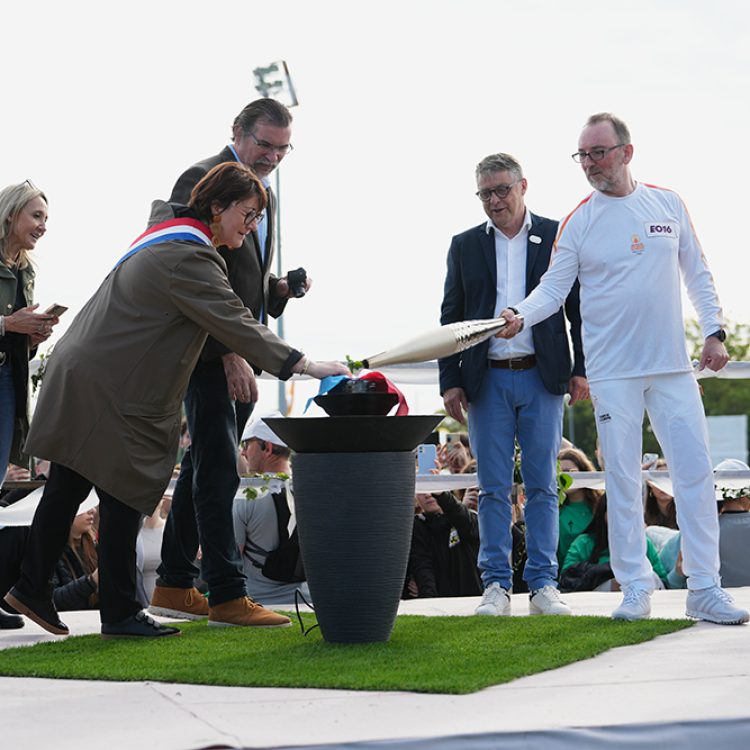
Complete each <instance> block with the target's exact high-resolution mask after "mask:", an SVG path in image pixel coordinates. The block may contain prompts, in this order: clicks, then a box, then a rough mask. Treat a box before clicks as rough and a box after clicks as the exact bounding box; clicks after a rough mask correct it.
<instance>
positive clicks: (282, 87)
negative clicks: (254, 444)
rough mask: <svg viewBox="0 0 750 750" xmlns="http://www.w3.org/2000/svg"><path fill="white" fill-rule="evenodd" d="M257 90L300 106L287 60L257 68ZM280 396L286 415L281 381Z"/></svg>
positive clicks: (280, 324) (280, 321)
mask: <svg viewBox="0 0 750 750" xmlns="http://www.w3.org/2000/svg"><path fill="white" fill-rule="evenodd" d="M253 75H254V76H255V90H256V91H257V92H258V93H259V94H260V95H261V96H262V97H263V98H265V99H276V100H277V101H279V102H281V103H282V104H284V105H286V106H287V107H296V106H297V104H298V101H297V93H296V92H295V90H294V85H293V84H292V78H291V76H290V75H289V68H288V67H287V64H286V61H285V60H278V61H277V62H273V63H271V64H270V65H266V66H265V67H259V68H255V70H253ZM279 169H280V168H279V167H277V168H276V186H275V188H274V192H275V193H276V216H275V217H274V218H275V227H276V234H275V241H274V244H275V248H274V249H275V251H276V275H277V277H278V278H281V277H282V275H283V271H282V264H281V176H280V174H279ZM276 332H277V333H278V336H279V338H280V339H283V338H284V316H283V314H282V315H279V317H278V318H277V319H276ZM278 394H279V411H280V412H281V413H282V414H286V410H287V403H286V390H285V385H284V383H283V382H282V381H281V380H280V381H279V383H278Z"/></svg>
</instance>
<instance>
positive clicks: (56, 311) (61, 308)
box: [44, 304, 68, 318]
mask: <svg viewBox="0 0 750 750" xmlns="http://www.w3.org/2000/svg"><path fill="white" fill-rule="evenodd" d="M67 309H68V308H67V307H65V305H58V304H54V305H50V306H49V307H48V308H47V309H46V310H45V311H44V314H45V315H54V316H55V317H56V318H59V317H60V316H61V315H62V314H63V313H64V312H65V311H66V310H67Z"/></svg>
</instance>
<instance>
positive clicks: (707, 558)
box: [591, 373, 719, 591]
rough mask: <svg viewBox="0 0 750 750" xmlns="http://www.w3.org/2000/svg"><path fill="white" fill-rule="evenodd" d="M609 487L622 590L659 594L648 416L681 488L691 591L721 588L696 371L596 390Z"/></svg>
mask: <svg viewBox="0 0 750 750" xmlns="http://www.w3.org/2000/svg"><path fill="white" fill-rule="evenodd" d="M591 398H592V401H593V403H594V412H595V416H596V427H597V430H598V432H599V441H600V444H601V450H602V455H603V457H604V464H605V466H604V473H605V482H606V489H607V514H608V523H607V527H608V531H609V551H610V556H611V565H612V571H613V572H614V574H615V578H616V579H617V580H618V581H619V582H620V584H621V585H622V586H633V585H634V586H637V587H639V588H642V589H645V590H647V591H653V588H654V583H653V577H652V569H651V565H650V563H649V561H648V559H647V558H646V537H645V533H644V520H643V499H642V498H643V495H642V487H641V451H642V447H643V446H642V432H641V431H642V428H643V412H644V409H645V410H646V411H647V412H648V415H649V419H650V420H651V426H652V427H653V430H654V433H655V435H656V438H657V440H658V441H659V444H660V445H661V448H662V450H663V451H664V457H665V458H666V459H667V468H668V469H669V473H670V476H671V478H672V485H673V487H674V496H675V505H676V507H677V523H678V524H679V526H680V532H681V547H682V556H683V563H682V566H683V570H684V571H685V575H686V576H687V577H688V588H690V589H700V588H706V587H708V586H713V585H716V584H719V520H718V513H717V509H716V499H715V495H714V481H713V469H712V467H711V458H710V454H709V451H708V430H707V427H706V418H705V413H704V411H703V403H702V401H701V398H700V394H699V391H698V384H697V382H696V381H695V378H694V377H693V375H692V374H691V373H675V374H671V375H651V376H647V377H639V378H624V379H622V380H603V381H599V382H595V383H592V384H591Z"/></svg>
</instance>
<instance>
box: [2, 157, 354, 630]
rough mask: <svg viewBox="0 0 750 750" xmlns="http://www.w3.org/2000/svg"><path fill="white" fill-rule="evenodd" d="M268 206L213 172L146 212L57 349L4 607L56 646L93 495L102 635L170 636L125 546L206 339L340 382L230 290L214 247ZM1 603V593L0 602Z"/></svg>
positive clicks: (267, 363)
mask: <svg viewBox="0 0 750 750" xmlns="http://www.w3.org/2000/svg"><path fill="white" fill-rule="evenodd" d="M265 205H266V193H265V190H264V189H263V186H262V184H261V182H260V181H259V180H258V179H257V177H256V176H255V175H254V174H253V172H251V171H250V170H249V169H248V168H247V167H245V166H244V165H242V164H239V163H225V164H220V165H218V166H217V167H214V168H213V169H212V170H211V171H210V172H209V173H208V174H207V175H206V176H205V177H204V178H203V179H202V180H201V181H200V182H199V183H198V184H197V185H196V187H195V189H194V190H193V193H192V195H191V197H190V202H189V204H188V206H180V205H177V204H168V203H165V202H163V201H155V202H154V204H153V206H152V213H151V219H150V221H149V228H148V230H147V231H146V232H145V233H144V234H142V235H141V236H140V237H138V238H137V239H136V241H135V242H134V243H133V244H132V245H131V247H130V248H129V250H128V252H127V253H126V254H125V255H124V256H123V257H122V258H121V259H120V260H119V261H118V263H117V264H116V265H115V267H114V268H113V269H112V271H111V272H110V273H109V275H108V276H107V277H106V278H105V279H104V281H103V282H102V284H101V286H100V287H99V289H98V290H97V291H96V293H95V294H94V296H93V297H91V299H90V300H89V301H88V302H87V303H86V305H85V306H84V307H83V309H82V310H81V311H80V313H79V314H78V315H77V316H76V318H75V320H74V321H73V323H72V325H71V326H70V328H69V329H68V331H67V332H66V333H65V335H64V336H63V337H62V338H61V339H60V341H59V343H58V344H57V345H56V346H55V352H54V355H53V356H52V357H51V358H50V361H49V365H48V367H47V371H46V374H45V378H44V384H43V386H42V389H41V392H40V395H39V400H38V402H37V407H36V412H35V417H34V419H33V421H32V424H31V428H30V431H29V437H28V440H27V442H26V450H27V451H28V452H30V454H32V455H36V456H43V457H45V458H48V459H50V460H51V461H52V467H51V469H50V475H49V480H48V481H47V484H46V487H45V491H44V496H43V498H42V500H41V502H40V504H39V509H38V510H37V513H36V516H35V517H34V522H33V524H32V527H31V532H30V536H29V544H28V547H27V551H26V555H25V558H24V563H23V567H22V573H21V578H20V579H19V580H18V582H17V583H16V585H15V586H14V587H13V588H12V589H11V590H10V592H8V594H7V595H6V601H7V602H8V603H9V604H11V606H13V607H15V608H16V609H17V610H18V611H19V612H21V613H22V614H24V615H27V616H28V617H30V618H31V619H32V620H34V621H35V622H36V623H37V624H39V625H40V626H41V627H43V628H44V629H45V630H48V631H49V632H51V633H56V634H60V635H64V634H67V633H68V628H67V626H66V625H65V624H64V623H63V622H61V621H60V619H59V617H58V614H57V612H56V611H55V608H54V605H53V603H52V597H51V589H50V586H49V580H50V578H51V574H52V570H53V568H54V565H55V562H56V561H57V559H58V558H59V557H60V553H61V552H62V550H63V548H64V546H65V543H66V541H67V539H68V534H69V530H70V525H71V522H72V520H73V518H74V517H75V515H76V513H77V510H78V506H79V504H80V503H81V502H82V501H83V500H84V499H85V498H86V496H87V495H88V494H89V492H90V490H91V488H92V487H94V488H96V491H97V494H98V495H99V498H100V506H99V508H100V510H99V512H100V527H99V534H100V539H99V579H100V580H99V590H100V612H101V620H102V636H103V637H120V636H160V635H173V634H177V633H179V631H178V630H177V629H176V628H168V627H165V626H162V625H159V624H158V623H156V622H155V621H154V620H152V619H151V618H149V617H148V616H147V615H146V614H145V613H144V612H142V611H141V607H140V604H138V602H137V601H136V598H135V540H136V536H137V532H138V524H139V519H140V515H141V513H145V514H147V515H150V514H151V513H152V512H153V510H154V507H155V506H156V504H157V503H158V501H159V500H160V498H161V497H162V495H163V493H164V490H165V489H166V487H167V485H168V483H169V479H170V477H171V474H172V469H173V466H174V461H175V456H176V453H177V447H178V441H179V435H180V415H181V404H182V400H183V397H184V395H185V390H186V388H187V384H188V379H189V377H190V373H191V372H192V371H193V368H194V366H195V364H196V362H197V360H198V357H199V355H200V352H201V349H202V348H203V344H204V343H205V340H206V337H207V336H208V335H211V336H213V337H214V338H215V339H217V340H219V341H220V342H222V343H223V344H224V345H225V346H227V347H228V348H229V349H230V350H231V351H233V352H236V353H237V354H239V355H240V356H242V357H244V358H245V359H248V360H251V361H252V362H254V363H257V365H258V366H259V367H261V368H262V369H263V370H266V371H268V372H271V373H273V374H274V375H276V376H277V377H279V378H280V379H281V380H286V379H288V378H289V377H290V376H291V375H292V374H293V373H302V374H305V373H307V374H309V375H312V376H313V377H315V378H322V377H326V376H328V375H334V374H346V373H348V371H347V370H346V368H345V367H344V366H343V365H341V364H339V363H337V362H314V361H311V360H310V359H308V358H307V357H305V356H304V355H303V354H302V353H301V352H300V351H297V350H296V349H293V348H292V347H290V346H289V345H287V344H286V343H285V342H284V341H282V340H281V339H279V338H278V337H277V336H276V335H275V334H274V333H272V332H271V331H270V330H269V329H268V328H266V327H265V326H263V325H261V324H260V323H259V322H258V321H257V320H255V319H254V318H253V316H252V315H251V313H250V312H249V310H248V309H247V308H246V307H244V305H243V304H242V302H241V301H240V299H239V298H238V297H237V295H236V294H235V293H234V291H233V290H232V288H231V287H230V286H229V283H228V281H227V277H226V266H225V263H224V260H223V259H222V258H221V256H220V255H219V254H218V253H217V252H216V249H215V248H216V247H219V246H222V245H223V246H226V247H228V248H238V247H240V246H241V245H242V242H243V240H244V238H245V235H246V234H248V233H249V232H250V231H252V230H253V229H255V228H256V227H257V222H258V221H259V217H260V215H261V212H262V210H263V208H264V207H265ZM0 593H3V592H0Z"/></svg>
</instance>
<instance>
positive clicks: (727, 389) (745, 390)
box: [563, 320, 750, 459]
mask: <svg viewBox="0 0 750 750" xmlns="http://www.w3.org/2000/svg"><path fill="white" fill-rule="evenodd" d="M726 331H727V340H726V347H727V351H728V352H729V356H730V357H731V358H732V360H733V361H735V362H747V361H750V325H748V324H746V323H731V322H730V323H728V324H727V326H726ZM685 336H686V338H687V341H688V352H689V353H690V357H691V359H695V360H700V356H701V351H702V349H703V342H704V339H703V334H702V333H701V330H700V327H699V326H698V323H697V322H696V321H695V320H691V321H688V322H687V323H686V324H685ZM699 382H700V385H701V388H702V389H703V406H704V408H705V410H706V414H707V415H708V416H721V415H731V414H749V415H750V379H749V380H722V379H719V378H705V379H702V380H700V381H699ZM570 411H572V417H571V416H570V414H569V412H570ZM571 421H572V433H573V435H574V438H572V437H571ZM748 431H749V434H748V442H750V424H749V425H748ZM563 434H564V435H565V437H566V438H568V440H572V442H574V443H575V444H576V446H577V447H579V448H580V449H581V450H582V451H583V452H584V453H586V455H588V456H589V457H590V458H592V459H593V458H594V457H595V455H596V423H595V421H594V409H593V406H592V405H591V402H590V401H583V402H579V403H577V404H575V405H574V406H573V407H567V408H566V409H565V422H564V424H563ZM643 452H644V453H658V454H659V455H663V451H662V449H661V446H660V445H659V442H658V441H657V439H656V436H655V435H654V432H653V429H652V427H651V424H650V423H649V421H648V417H646V418H645V419H644V423H643Z"/></svg>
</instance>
